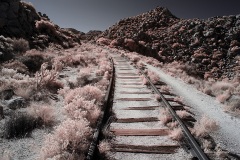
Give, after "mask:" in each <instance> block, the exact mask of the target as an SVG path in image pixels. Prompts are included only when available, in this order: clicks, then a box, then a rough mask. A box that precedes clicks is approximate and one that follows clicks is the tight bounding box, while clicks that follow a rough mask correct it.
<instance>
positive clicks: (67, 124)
mask: <svg viewBox="0 0 240 160" xmlns="http://www.w3.org/2000/svg"><path fill="white" fill-rule="evenodd" d="M91 132H92V130H91V128H90V127H89V123H88V122H87V121H86V120H85V119H79V120H71V119H67V120H66V121H64V122H62V123H61V124H60V125H59V126H57V127H56V129H55V130H54V131H53V133H52V134H48V135H47V136H46V137H45V141H44V144H43V147H42V149H41V152H42V156H43V157H42V158H43V159H47V158H53V157H55V156H60V158H61V157H62V155H63V154H62V153H64V152H65V153H68V155H72V156H71V157H78V158H79V159H80V157H82V156H83V154H84V153H85V152H86V150H87V148H88V145H89V139H90V137H91ZM74 159H75V158H74Z"/></svg>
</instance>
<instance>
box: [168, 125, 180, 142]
mask: <svg viewBox="0 0 240 160" xmlns="http://www.w3.org/2000/svg"><path fill="white" fill-rule="evenodd" d="M169 137H170V138H171V139H173V140H176V141H180V140H181V139H182V138H183V132H182V129H181V128H174V129H173V130H171V131H170V134H169Z"/></svg>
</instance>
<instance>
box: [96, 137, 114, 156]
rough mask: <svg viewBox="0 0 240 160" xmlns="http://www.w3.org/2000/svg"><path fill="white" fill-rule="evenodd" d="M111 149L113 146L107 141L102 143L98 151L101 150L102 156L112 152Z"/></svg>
mask: <svg viewBox="0 0 240 160" xmlns="http://www.w3.org/2000/svg"><path fill="white" fill-rule="evenodd" d="M111 148H112V147H111V144H110V142H108V141H107V140H103V141H101V142H100V143H99V145H98V150H99V152H100V154H106V153H107V152H109V151H110V150H111Z"/></svg>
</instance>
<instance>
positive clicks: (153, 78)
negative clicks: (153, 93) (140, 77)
mask: <svg viewBox="0 0 240 160" xmlns="http://www.w3.org/2000/svg"><path fill="white" fill-rule="evenodd" d="M148 76H149V78H150V80H151V81H152V83H153V84H157V83H158V82H159V81H160V78H159V76H158V75H157V74H156V73H155V72H152V71H148Z"/></svg>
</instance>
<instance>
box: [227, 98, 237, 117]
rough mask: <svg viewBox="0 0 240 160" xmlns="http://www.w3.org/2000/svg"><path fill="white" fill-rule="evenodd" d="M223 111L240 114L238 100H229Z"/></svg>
mask: <svg viewBox="0 0 240 160" xmlns="http://www.w3.org/2000/svg"><path fill="white" fill-rule="evenodd" d="M224 109H225V110H226V111H229V112H233V113H235V114H240V99H239V98H238V99H233V100H231V101H230V102H229V104H228V105H227V106H225V108H224Z"/></svg>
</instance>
